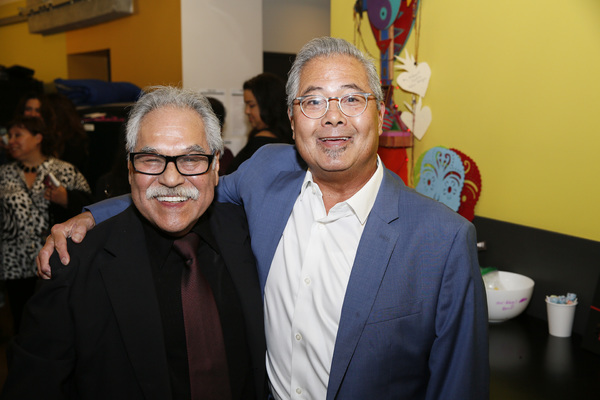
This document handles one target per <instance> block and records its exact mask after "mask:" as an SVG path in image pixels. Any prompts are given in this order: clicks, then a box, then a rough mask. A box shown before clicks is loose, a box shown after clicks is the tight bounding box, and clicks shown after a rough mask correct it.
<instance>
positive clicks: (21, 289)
mask: <svg viewBox="0 0 600 400" xmlns="http://www.w3.org/2000/svg"><path fill="white" fill-rule="evenodd" d="M8 136H9V140H8V150H9V152H10V155H11V156H12V158H13V159H14V160H15V161H13V162H10V163H8V164H5V165H2V166H0V213H1V214H2V216H1V218H0V221H2V233H1V234H2V240H1V241H0V246H1V248H0V253H1V257H2V262H1V263H0V277H1V279H5V280H6V290H7V294H8V297H9V302H10V306H11V312H12V316H13V322H14V329H15V332H16V331H17V330H18V328H19V321H20V318H21V314H22V310H23V306H24V304H25V302H26V301H27V299H28V298H29V297H31V295H32V294H33V291H34V288H35V283H36V267H35V258H36V255H37V252H38V251H39V249H40V248H41V247H42V244H43V243H44V240H45V237H46V236H47V235H48V232H49V230H50V227H51V226H52V224H54V223H58V222H62V221H65V220H66V219H68V218H69V217H72V216H73V215H76V214H77V213H79V212H80V211H81V208H82V207H83V206H85V205H87V204H89V203H90V202H91V195H90V188H89V186H88V184H87V182H86V180H85V178H84V177H83V175H82V174H81V173H80V172H78V171H77V170H76V169H75V167H74V166H73V165H71V164H68V163H66V162H64V161H61V160H58V159H56V158H54V157H52V154H53V153H54V141H53V136H52V135H51V134H50V133H48V132H47V131H46V130H45V126H44V122H43V121H42V120H41V119H40V118H38V117H18V118H16V119H15V120H13V121H12V122H10V123H9V125H8ZM49 174H53V175H54V176H55V177H56V179H57V180H58V182H59V183H60V186H56V185H55V184H53V183H52V181H51V180H50V179H49V178H48V177H49Z"/></svg>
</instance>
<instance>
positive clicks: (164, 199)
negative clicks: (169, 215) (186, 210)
mask: <svg viewBox="0 0 600 400" xmlns="http://www.w3.org/2000/svg"><path fill="white" fill-rule="evenodd" d="M155 198H156V200H158V201H160V202H166V203H181V202H184V201H187V200H189V199H190V198H189V197H182V196H160V197H158V196H157V197H155Z"/></svg>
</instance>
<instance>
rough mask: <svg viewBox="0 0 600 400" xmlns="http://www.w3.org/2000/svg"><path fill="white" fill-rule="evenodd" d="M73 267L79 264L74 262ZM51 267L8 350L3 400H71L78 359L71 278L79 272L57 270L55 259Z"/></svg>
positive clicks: (29, 305) (28, 305)
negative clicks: (71, 305) (72, 378)
mask: <svg viewBox="0 0 600 400" xmlns="http://www.w3.org/2000/svg"><path fill="white" fill-rule="evenodd" d="M74 261H75V263H74ZM58 264H60V262H59V263H58ZM71 264H78V263H77V262H76V260H73V259H72V262H71ZM51 265H52V266H53V271H52V280H47V281H42V282H41V284H40V287H39V288H38V290H37V292H36V293H35V294H34V296H33V297H32V298H31V299H30V301H29V302H28V304H27V306H26V308H25V312H24V315H23V319H22V321H21V328H20V331H19V333H18V335H17V336H15V338H14V339H13V340H12V342H11V344H10V345H9V348H8V350H7V361H8V376H7V378H6V382H5V384H4V387H3V391H2V396H1V398H2V399H19V400H21V399H66V398H69V397H70V395H69V393H70V391H71V385H70V382H71V377H72V375H73V371H74V367H75V356H76V355H75V348H74V343H75V339H74V338H75V335H74V326H73V321H72V318H71V316H70V311H69V304H68V298H69V276H70V275H72V274H74V273H75V271H77V270H78V269H79V268H70V267H68V268H62V271H59V270H57V269H55V268H54V267H55V266H56V265H57V257H56V256H54V257H53V261H52V262H51ZM71 266H72V265H71ZM75 266H77V265H75ZM67 272H68V274H67ZM49 343H51V344H52V345H49Z"/></svg>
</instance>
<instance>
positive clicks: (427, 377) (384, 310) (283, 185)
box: [92, 144, 489, 400]
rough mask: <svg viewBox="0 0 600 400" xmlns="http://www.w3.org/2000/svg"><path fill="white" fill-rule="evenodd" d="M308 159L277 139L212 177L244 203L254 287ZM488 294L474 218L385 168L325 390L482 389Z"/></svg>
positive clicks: (464, 398)
mask: <svg viewBox="0 0 600 400" xmlns="http://www.w3.org/2000/svg"><path fill="white" fill-rule="evenodd" d="M306 168H307V167H306V165H305V163H304V162H303V161H302V159H301V158H300V156H299V155H298V153H297V151H296V148H295V147H294V146H291V145H283V144H274V145H266V146H263V147H261V148H260V149H259V150H258V151H257V152H256V153H255V155H254V156H253V157H252V158H251V159H249V160H248V161H246V162H245V163H244V164H242V165H241V166H240V168H239V169H238V170H237V171H236V172H235V173H233V174H231V175H227V176H222V177H220V179H221V180H220V183H219V185H218V186H217V201H220V202H232V203H237V204H242V205H243V206H244V208H245V209H246V215H247V218H248V224H249V229H250V236H251V240H252V250H253V252H254V255H255V257H256V259H257V269H258V275H259V280H260V285H261V289H262V291H263V293H264V287H265V283H266V281H267V276H268V274H269V268H270V267H271V262H272V260H273V255H274V254H275V250H276V248H277V245H278V243H279V239H280V238H281V235H282V233H283V230H284V228H285V225H286V224H287V221H288V218H289V216H290V214H291V212H292V208H293V206H294V203H295V201H296V198H297V197H298V195H299V194H300V188H301V185H302V181H303V180H304V176H305V173H306ZM112 208H118V206H117V205H115V203H114V202H113V206H112ZM92 211H93V214H94V217H95V218H96V220H98V218H102V214H103V211H102V210H92ZM111 212H113V213H114V210H112V211H111ZM107 215H111V214H110V213H108V214H107ZM485 296H486V295H485V291H484V286H483V281H482V279H481V273H480V271H479V263H478V259H477V250H476V233H475V228H474V227H473V225H472V224H471V223H470V222H468V221H467V220H465V219H464V218H462V217H461V216H460V215H458V214H457V213H455V212H454V211H452V210H450V209H449V208H447V207H446V206H445V205H443V204H442V203H439V202H436V201H434V200H431V199H429V198H427V197H424V196H422V195H420V194H418V193H417V192H415V191H414V190H412V189H409V188H407V187H406V186H405V185H404V183H403V182H402V180H401V179H400V178H399V177H398V176H397V175H395V174H394V173H392V172H391V171H389V170H387V169H386V170H385V172H384V176H383V181H382V183H381V187H380V189H379V193H378V194H377V198H376V200H375V204H374V206H373V209H372V210H371V213H370V215H369V218H368V220H367V223H366V226H365V229H364V231H363V235H362V237H361V240H360V243H359V246H358V249H357V253H356V258H355V260H354V265H353V267H352V272H351V275H350V281H349V282H348V287H347V289H346V296H345V298H344V303H343V307H342V314H341V319H340V325H339V328H338V334H337V338H336V343H335V348H334V353H333V361H332V365H331V371H330V376H329V384H328V389H327V400H333V399H343V400H346V399H351V400H354V399H356V400H364V399H378V400H382V399H394V400H398V399H407V400H408V399H410V400H416V399H428V400H429V399H431V400H433V399H461V400H469V399H488V398H489V362H488V334H487V302H486V297H485Z"/></svg>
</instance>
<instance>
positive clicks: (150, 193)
mask: <svg viewBox="0 0 600 400" xmlns="http://www.w3.org/2000/svg"><path fill="white" fill-rule="evenodd" d="M165 196H168V197H170V196H175V197H187V198H189V199H192V200H198V197H199V196H200V192H199V191H198V189H196V188H195V187H174V188H169V187H164V186H154V187H149V188H148V189H146V199H147V200H150V199H153V198H155V197H165Z"/></svg>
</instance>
